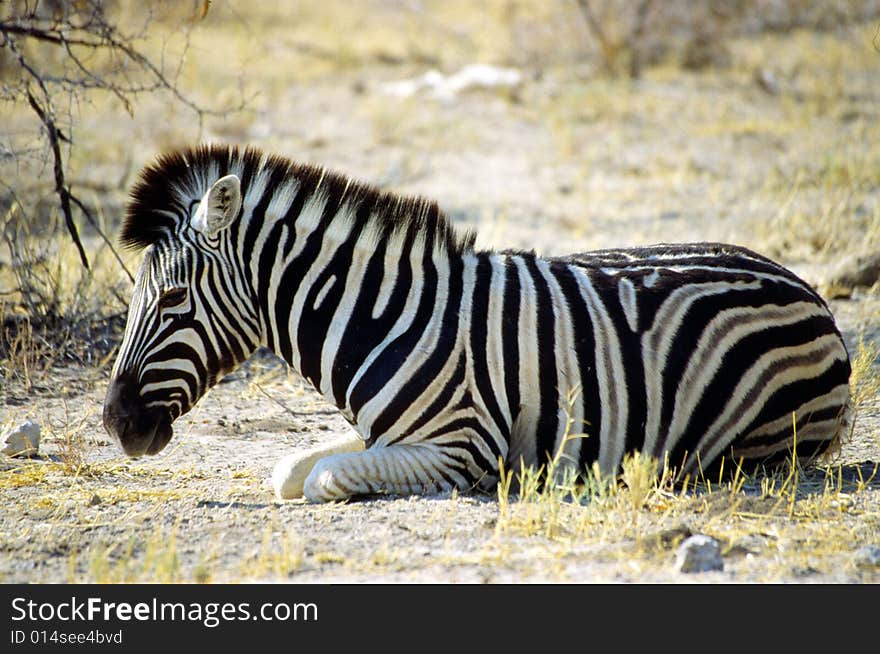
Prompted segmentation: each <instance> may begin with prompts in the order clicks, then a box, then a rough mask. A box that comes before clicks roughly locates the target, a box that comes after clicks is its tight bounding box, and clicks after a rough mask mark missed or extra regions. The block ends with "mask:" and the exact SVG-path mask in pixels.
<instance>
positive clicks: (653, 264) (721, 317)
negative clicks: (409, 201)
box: [514, 243, 850, 472]
mask: <svg viewBox="0 0 880 654" xmlns="http://www.w3.org/2000/svg"><path fill="white" fill-rule="evenodd" d="M550 271H551V274H550V275H544V276H543V280H547V279H550V280H554V281H552V282H551V284H552V283H554V282H558V283H559V287H560V288H561V289H563V290H564V289H565V288H566V287H567V288H568V289H569V291H568V292H563V293H561V294H560V295H561V297H564V298H565V306H555V313H556V316H557V323H559V322H560V320H559V319H560V318H563V319H564V317H565V315H566V314H567V315H568V316H570V320H571V322H573V323H575V324H576V323H578V322H580V323H582V324H581V326H580V327H579V328H578V327H577V326H576V325H575V327H573V328H569V329H568V330H567V332H565V333H563V331H561V330H559V329H558V328H557V329H556V330H555V334H554V336H555V341H556V343H555V358H556V362H557V366H559V367H563V368H564V367H568V368H569V371H568V373H569V374H568V375H567V376H566V378H567V379H568V383H567V385H568V386H569V388H571V387H572V386H574V385H577V386H578V390H579V392H580V393H581V397H580V407H578V410H577V411H576V413H577V414H578V418H579V419H580V420H582V421H583V423H584V424H585V425H586V427H585V430H584V431H586V432H587V433H588V435H589V436H592V437H594V438H587V439H584V440H583V442H582V443H581V444H579V445H577V446H573V447H576V448H579V452H578V453H577V454H578V457H577V458H578V459H579V461H580V463H581V464H588V465H589V464H590V463H591V462H592V461H594V460H598V461H599V463H600V465H601V467H602V468H603V469H605V470H606V471H607V472H613V471H615V470H616V469H617V466H618V465H619V463H620V460H621V458H622V456H623V455H624V454H625V453H626V452H629V451H634V450H640V451H642V452H644V453H647V454H650V455H652V456H655V457H657V458H660V459H663V458H664V457H668V459H669V462H670V464H671V465H673V466H676V467H678V468H679V469H680V470H683V471H684V472H694V471H696V470H697V469H698V468H703V469H704V470H706V469H708V468H711V467H713V464H717V462H718V460H719V459H720V457H721V456H722V455H724V456H727V457H728V460H729V459H730V458H733V459H734V461H739V460H740V459H744V460H750V461H752V462H770V461H775V460H778V459H780V458H787V457H789V456H790V451H791V449H792V447H794V448H795V449H796V452H797V455H798V456H799V457H801V458H810V457H814V456H816V455H818V454H820V453H822V452H825V451H826V450H828V449H829V448H830V447H831V446H832V445H833V444H836V443H837V442H839V439H840V437H841V435H845V434H846V432H847V429H848V426H849V386H848V381H849V375H850V364H849V357H848V354H847V351H846V347H845V345H844V343H843V340H842V338H841V336H840V333H839V331H838V330H837V327H836V325H835V323H834V319H833V317H832V315H831V313H830V311H829V310H828V307H827V306H826V305H825V303H824V301H823V300H822V299H821V298H820V297H819V296H818V295H817V294H816V293H815V291H814V290H813V289H812V288H810V286H809V285H808V284H807V283H805V282H804V281H802V280H801V279H799V278H798V277H797V276H796V275H795V274H794V273H792V272H791V271H789V270H787V269H786V268H784V267H782V266H780V265H779V264H777V263H775V262H773V261H771V260H769V259H767V258H765V257H762V256H760V255H757V254H755V253H754V252H751V251H749V250H747V249H745V248H741V247H737V246H732V245H726V244H716V243H695V244H683V245H666V244H663V245H656V246H649V247H642V248H632V249H619V250H600V251H597V252H590V253H583V254H577V255H569V256H566V257H560V258H555V259H551V260H550ZM566 279H568V280H573V281H568V282H560V280H566ZM575 290H579V291H580V292H579V293H577V292H575ZM566 340H567V341H568V342H567V347H568V348H571V349H572V350H574V351H576V352H577V353H578V357H577V358H575V357H572V356H565V355H564V354H563V351H564V350H565V349H567V348H566V347H565V346H566ZM573 367H574V368H577V370H576V371H574V370H571V368H573ZM559 379H560V380H562V379H563V376H562V375H560V377H559ZM561 390H562V389H561V388H560V389H558V390H557V400H559V399H560V398H561V397H562V393H561ZM570 409H571V408H569V413H570ZM559 432H560V433H559V434H557V439H556V441H555V445H557V446H558V445H559V444H561V443H562V442H563V440H564V439H563V434H562V433H561V429H560V430H559ZM516 439H517V436H516V434H514V440H516ZM520 440H522V438H520ZM517 454H520V453H519V452H517ZM538 458H539V459H540V456H539V457H538Z"/></svg>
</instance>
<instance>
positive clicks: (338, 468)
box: [304, 443, 473, 502]
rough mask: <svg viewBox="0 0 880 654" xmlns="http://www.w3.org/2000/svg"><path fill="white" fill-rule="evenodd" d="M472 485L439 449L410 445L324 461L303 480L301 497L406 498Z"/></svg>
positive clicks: (431, 446) (371, 450)
mask: <svg viewBox="0 0 880 654" xmlns="http://www.w3.org/2000/svg"><path fill="white" fill-rule="evenodd" d="M471 486H473V482H472V481H471V480H470V479H468V478H467V476H466V475H463V474H462V473H461V471H460V470H458V469H456V468H454V467H453V466H452V465H451V461H450V459H449V457H448V456H447V455H446V454H445V453H444V450H443V448H442V446H438V445H434V444H431V443H413V444H395V445H390V446H388V447H373V448H371V449H369V450H365V451H363V452H354V453H343V454H334V455H332V456H328V457H326V458H323V459H321V460H320V461H318V462H317V463H316V464H315V467H314V468H313V469H312V471H311V473H310V474H309V476H308V477H307V478H306V480H305V485H304V494H305V496H306V498H307V499H309V500H311V501H312V502H329V501H333V500H343V499H346V498H348V497H351V496H353V495H371V494H376V493H390V494H395V495H405V494H413V493H431V492H440V491H448V490H452V489H453V488H454V487H458V488H469V487H471Z"/></svg>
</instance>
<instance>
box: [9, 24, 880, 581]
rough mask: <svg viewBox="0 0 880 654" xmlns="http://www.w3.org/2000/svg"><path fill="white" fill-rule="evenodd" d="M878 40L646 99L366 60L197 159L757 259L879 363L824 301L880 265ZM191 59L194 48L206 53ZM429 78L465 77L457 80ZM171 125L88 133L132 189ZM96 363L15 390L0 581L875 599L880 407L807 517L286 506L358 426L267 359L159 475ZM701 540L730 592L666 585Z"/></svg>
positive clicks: (770, 500) (468, 503)
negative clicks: (292, 166)
mask: <svg viewBox="0 0 880 654" xmlns="http://www.w3.org/2000/svg"><path fill="white" fill-rule="evenodd" d="M238 21H239V22H234V21H233V23H232V25H231V26H230V25H225V24H224V25H223V26H219V27H218V28H217V29H218V30H220V29H221V28H222V29H224V30H233V31H234V30H236V29H237V30H239V31H240V32H243V33H244V34H245V36H243V37H241V38H244V39H247V38H251V41H249V42H250V43H251V47H252V48H256V50H255V51H249V52H251V55H253V59H252V60H250V63H249V64H248V65H249V66H251V67H252V70H255V71H267V70H271V69H272V65H273V64H272V62H273V57H276V56H282V57H283V56H284V53H283V52H282V54H281V55H279V54H278V50H277V49H278V48H283V42H281V43H282V45H277V44H276V45H275V46H272V45H271V43H270V40H269V39H266V40H264V41H260V43H262V44H263V45H261V46H260V45H255V41H253V31H254V30H255V29H257V26H255V25H254V24H250V23H247V22H246V21H245V20H244V19H243V18H241V17H238ZM874 27H875V26H873V25H872V24H867V23H866V24H860V25H856V26H852V27H849V28H845V29H841V30H837V31H830V32H817V31H809V30H803V31H793V32H790V33H786V34H780V35H770V36H768V35H752V36H747V37H741V38H738V39H732V40H731V41H730V43H729V56H730V59H731V60H730V62H729V63H728V64H727V65H726V66H725V67H723V68H710V69H707V70H700V71H687V70H683V69H682V68H681V66H679V65H658V66H656V67H653V68H649V69H647V70H646V72H645V74H644V76H643V77H642V78H641V79H639V80H629V79H625V78H621V79H608V78H606V77H603V76H601V75H598V74H597V71H596V69H595V66H587V65H565V66H563V65H558V64H553V65H547V66H542V67H539V66H528V65H527V64H525V63H522V62H517V61H514V62H513V63H516V64H518V65H516V66H514V65H513V64H512V63H511V62H509V61H508V62H502V63H503V65H505V66H507V67H510V68H515V69H516V70H517V72H518V73H519V74H520V75H521V79H520V81H519V82H518V83H516V84H515V85H514V86H512V87H509V88H508V87H504V88H484V87H478V88H472V89H469V90H465V91H462V92H460V93H458V94H456V95H454V96H451V97H436V96H435V95H433V94H432V93H431V92H430V91H429V90H423V91H420V92H417V93H415V94H414V95H412V96H411V97H408V98H400V97H399V96H396V95H393V94H392V93H391V92H390V90H389V88H390V87H388V86H387V85H388V84H389V83H393V82H399V81H401V80H408V79H414V78H418V77H419V76H421V75H423V74H424V73H425V72H426V71H427V70H428V69H430V68H431V67H432V66H431V64H425V63H421V64H420V63H418V62H412V61H405V62H404V63H400V62H394V61H392V62H390V63H389V61H388V60H387V58H386V59H382V58H376V59H374V60H371V61H370V62H368V63H366V64H363V63H362V65H359V66H356V67H352V68H351V69H348V70H341V71H335V72H334V73H333V74H322V75H317V74H316V75H314V76H313V77H311V78H310V79H298V80H297V81H296V82H295V83H291V84H289V85H283V84H280V85H279V84H277V83H273V84H271V85H267V86H266V88H265V89H263V92H262V93H261V94H260V95H259V97H257V98H256V99H255V100H254V105H253V106H254V109H253V110H252V111H251V112H249V113H247V114H246V115H245V116H244V117H241V116H239V117H231V118H229V119H227V120H225V121H223V120H216V121H213V122H211V121H209V123H208V124H207V133H206V134H205V136H206V138H209V139H212V140H233V141H236V142H240V143H252V144H255V145H259V146H261V147H263V148H266V149H271V150H273V151H277V152H280V153H283V154H286V155H288V156H291V157H294V158H297V159H300V160H305V161H311V162H316V163H320V164H324V165H328V166H330V167H332V168H334V169H337V170H340V171H343V172H346V173H348V174H350V175H352V176H354V177H357V178H359V179H365V180H367V181H371V182H374V183H377V184H380V185H383V186H386V187H389V188H392V189H394V190H396V191H398V192H401V193H408V194H422V195H427V196H430V197H433V198H435V199H437V200H438V201H439V202H440V205H441V207H442V208H443V209H444V210H445V211H446V212H447V213H448V214H449V215H450V216H451V217H452V218H453V220H454V221H455V222H456V223H457V224H458V225H460V226H461V227H462V228H471V229H475V230H477V233H478V239H477V243H478V246H480V247H493V248H534V249H536V250H537V251H538V252H540V253H544V254H563V253H565V252H571V251H584V250H589V249H594V248H601V247H611V246H623V245H637V244H644V243H651V242H661V241H667V242H678V241H691V240H700V241H706V240H720V241H731V242H736V243H740V244H743V245H746V246H748V247H752V248H754V249H756V250H758V251H761V252H764V253H766V254H769V255H770V256H773V257H775V258H777V259H779V260H780V261H782V262H784V263H786V264H787V265H789V266H790V267H791V268H792V269H793V270H795V271H796V272H798V273H799V274H801V275H802V276H803V277H804V278H806V279H807V280H808V281H810V282H811V283H813V284H815V285H816V286H817V287H818V288H820V290H823V292H827V295H828V296H829V297H831V298H832V299H830V304H831V307H832V310H833V311H834V313H835V315H836V317H837V320H838V324H839V326H840V328H841V331H842V332H843V334H844V337H845V339H846V341H847V344H848V346H849V348H850V352H851V353H852V354H853V355H855V353H857V352H858V347H859V346H858V344H859V339H860V337H861V338H862V339H863V341H864V342H866V343H869V344H870V343H878V342H880V297H878V295H880V294H878V291H877V288H878V287H877V286H876V285H875V286H874V288H873V289H872V288H870V287H867V286H866V287H858V286H857V287H849V288H846V289H844V291H841V290H840V288H839V287H838V286H836V285H835V284H834V283H833V280H834V278H835V275H836V274H837V271H838V268H839V266H841V265H844V264H847V263H848V262H851V261H852V260H853V259H854V257H855V256H856V255H859V254H864V253H869V252H872V251H880V192H878V188H880V150H878V149H877V147H876V144H877V143H878V137H880V103H878V100H880V53H877V52H876V51H874V50H873V48H872V46H871V36H872V35H873V29H874ZM248 30H250V32H248ZM248 34H250V35H251V37H248V36H247V35H248ZM273 48H275V49H273ZM202 54H204V51H202V50H199V44H198V43H196V44H195V55H194V57H196V58H197V57H198V56H200V55H202ZM232 60H234V61H238V60H235V57H232ZM440 63H441V64H444V65H445V67H444V66H441V68H443V72H445V73H452V72H455V70H457V69H458V67H456V66H453V65H452V64H453V63H456V62H455V61H454V58H452V59H450V60H448V61H447V60H441V62H440ZM458 63H459V64H460V63H465V62H458ZM230 66H233V64H230ZM768 80H770V81H768ZM771 82H772V83H771ZM215 83H216V82H215ZM161 106H162V105H160V104H157V105H155V106H152V105H147V106H146V107H141V108H139V109H138V112H137V113H136V115H135V118H134V120H133V121H132V120H130V119H128V118H126V117H119V116H117V115H115V114H112V113H111V114H109V115H108V114H96V115H88V116H84V117H83V125H82V126H81V129H80V134H79V136H80V138H81V139H82V140H84V141H85V142H89V139H90V135H91V134H93V133H97V132H98V131H99V130H101V129H105V130H107V129H109V130H116V132H118V133H119V134H125V135H126V137H125V138H127V139H129V143H130V144H131V148H130V151H129V152H128V153H127V155H126V156H129V157H131V159H132V161H133V162H134V163H133V165H134V168H135V170H136V169H137V168H139V167H140V166H142V165H144V164H146V163H147V162H148V161H149V159H150V158H151V157H152V156H153V154H155V153H156V152H157V151H158V150H159V149H161V146H162V145H163V143H160V142H159V141H160V140H164V141H168V142H174V141H177V140H180V139H181V138H185V137H186V136H187V135H188V134H190V133H191V132H188V131H187V128H186V127H185V119H184V118H180V120H181V124H182V125H184V126H181V127H175V130H176V132H175V134H174V135H171V136H167V135H166V136H162V137H161V138H160V136H161V135H160V136H157V134H158V132H157V128H156V125H155V124H154V123H152V122H150V121H149V120H148V119H147V118H146V117H150V118H155V117H154V115H153V113H152V112H153V111H158V110H160V109H161ZM170 122H173V121H170ZM82 174H83V175H87V174H88V172H87V171H86V172H83V173H82ZM96 174H97V173H96ZM121 197H122V196H121V195H120V196H118V197H116V199H115V200H114V198H113V197H110V198H108V200H107V202H108V203H110V204H111V205H112V202H114V201H116V202H120V203H121V201H122V199H121ZM89 242H90V243H93V242H95V241H94V240H90V241H89ZM132 261H133V262H134V261H135V259H132ZM120 277H121V276H120ZM832 296H834V297H832ZM118 327H119V325H118V322H117V323H116V324H115V326H114V329H115V331H114V332H112V334H113V336H112V337H111V341H112V338H117V339H118V336H119V334H118ZM110 353H111V355H112V350H111V351H110ZM97 358H98V359H100V357H97ZM111 365H112V356H110V357H108V358H106V360H103V361H101V363H100V364H99V365H94V366H90V367H83V366H73V365H69V364H64V363H63V362H62V363H58V364H56V365H54V366H52V367H51V368H50V369H49V370H47V371H45V372H44V374H42V376H35V377H34V379H33V380H31V383H29V384H28V383H25V382H23V381H22V379H21V377H20V376H15V375H7V376H6V377H5V380H6V381H5V382H3V383H4V385H3V388H2V389H0V418H2V420H0V425H13V424H17V423H19V422H21V421H22V420H25V419H31V420H33V421H35V422H37V423H39V424H40V425H41V426H42V430H43V435H44V442H43V444H42V446H41V453H40V456H39V457H36V458H31V459H21V458H15V459H13V458H9V457H0V492H2V501H0V581H2V582H6V583H21V582H65V581H73V582H81V581H99V582H116V581H119V582H132V581H181V582H224V581H232V582H249V581H273V582H275V581H282V582H310V583H314V582H319V583H327V582H330V583H333V582H362V581H371V582H443V583H446V582H466V583H483V582H493V583H495V582H508V583H520V582H524V583H529V582H641V583H654V582H660V583H682V582H684V583H703V582H707V583H751V582H768V581H770V582H812V583H827V582H843V583H876V582H878V581H880V566H877V565H873V564H870V563H868V564H866V563H864V561H863V558H860V556H859V554H857V552H858V551H859V550H860V549H862V548H865V547H870V546H880V474H878V471H877V470H876V466H875V465H874V462H880V397H878V396H877V395H876V394H875V395H873V396H871V397H868V398H867V399H866V400H865V401H864V403H863V405H862V407H861V409H860V411H859V415H858V420H857V423H856V427H855V431H854V434H853V439H852V441H851V442H850V443H848V444H847V445H846V446H845V447H844V449H843V451H842V452H841V454H840V458H839V459H836V460H835V461H834V465H833V466H832V467H831V468H829V469H828V476H827V477H826V473H825V472H822V471H821V470H812V471H806V472H804V473H803V475H804V476H802V477H801V478H799V480H798V481H799V484H800V485H799V486H798V487H797V492H796V493H793V492H791V490H790V489H789V490H788V491H786V490H785V489H780V488H779V487H777V488H775V489H770V490H768V489H767V488H766V486H765V487H762V486H761V480H760V479H757V480H749V482H748V483H747V484H746V485H745V487H744V488H743V489H735V490H731V489H730V488H728V487H727V486H722V487H717V486H716V487H714V490H708V489H704V490H703V491H702V492H700V493H693V494H688V495H687V496H683V495H678V494H675V493H672V492H668V493H656V494H654V495H652V496H651V497H650V498H649V499H648V500H647V501H646V502H643V503H640V504H639V505H638V506H632V507H629V506H627V505H626V500H625V497H624V496H623V495H621V496H620V497H618V498H616V499H615V498H605V499H601V500H600V499H597V500H596V501H595V502H593V503H587V504H585V505H577V506H573V505H565V506H562V507H561V508H559V509H558V511H559V515H556V514H554V515H550V514H549V513H548V511H550V509H548V508H547V507H546V506H542V507H538V508H537V509H535V511H536V513H533V514H530V513H529V511H530V509H529V508H528V507H517V506H515V505H513V504H511V505H507V504H505V503H499V501H498V498H497V497H496V496H494V495H458V494H453V495H449V494H447V495H439V496H435V497H403V498H375V499H367V500H359V501H352V502H349V503H344V504H333V505H311V504H308V503H305V502H303V501H291V502H278V501H276V500H275V499H274V498H273V496H272V492H271V488H270V486H269V484H268V477H269V475H270V473H271V470H272V466H273V465H274V463H275V462H276V461H277V460H278V459H279V458H281V457H282V456H284V455H285V454H287V453H289V452H291V451H293V450H295V449H300V448H307V447H309V446H311V445H313V444H316V443H319V442H321V441H324V440H327V439H330V438H333V437H335V436H336V435H338V434H340V433H342V432H344V431H345V430H346V429H348V426H347V423H346V422H345V421H344V420H343V419H342V417H341V416H339V415H338V414H337V413H336V412H335V409H334V408H333V407H332V406H330V405H328V404H327V403H326V402H325V401H324V400H323V399H322V398H321V397H320V396H318V395H317V394H316V393H315V392H314V391H313V390H312V389H311V388H310V387H308V386H307V384H306V383H305V382H303V381H302V380H301V379H300V378H299V377H298V376H297V375H296V374H295V373H293V372H291V371H288V370H287V369H286V368H285V367H284V365H283V364H282V363H280V361H279V360H277V359H275V358H274V357H273V356H272V355H271V354H269V353H266V352H260V353H258V355H257V356H255V357H254V358H253V359H252V360H251V361H250V362H248V364H246V365H245V366H244V367H242V368H241V369H240V370H238V371H236V372H235V373H233V374H231V375H230V376H229V377H227V378H226V379H224V380H223V381H222V382H221V383H220V384H219V385H218V386H217V387H216V388H215V389H213V390H212V391H211V392H210V393H209V394H208V395H207V396H206V397H205V398H203V400H202V401H201V402H200V403H199V404H198V405H197V407H196V408H195V409H194V410H193V411H192V412H191V413H190V414H189V415H187V416H185V417H183V418H181V419H180V420H179V421H178V422H177V423H176V426H175V436H174V440H173V441H172V443H171V444H170V445H169V446H168V447H167V448H166V450H165V451H163V452H162V453H161V454H159V455H158V456H156V457H152V458H147V459H142V460H137V461H131V460H127V459H126V458H124V456H123V455H122V454H121V452H120V451H119V450H118V449H117V447H116V446H115V445H114V444H113V443H111V442H110V441H109V439H108V437H107V435H106V433H105V432H104V430H103V427H102V426H101V419H100V415H101V405H102V400H103V394H104V392H105V390H106V383H107V378H108V375H109V370H110V367H111ZM876 369H877V364H876V363H875V366H874V371H875V373H874V374H876ZM4 414H5V415H4ZM691 533H706V534H708V535H710V536H713V537H715V538H716V539H718V540H719V542H720V543H721V545H722V554H723V558H724V569H723V571H716V572H707V573H702V574H698V575H687V574H683V573H680V572H678V571H677V569H676V566H675V550H676V546H677V545H678V544H679V542H680V541H681V540H682V538H684V537H685V536H686V535H688V534H691Z"/></svg>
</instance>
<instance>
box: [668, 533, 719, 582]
mask: <svg viewBox="0 0 880 654" xmlns="http://www.w3.org/2000/svg"><path fill="white" fill-rule="evenodd" d="M675 567H676V568H677V569H678V571H679V572H686V573H690V572H710V571H712V570H723V569H724V561H723V560H722V558H721V547H720V546H719V544H718V541H717V540H715V539H714V538H711V537H710V536H706V535H704V534H696V535H695V536H691V537H690V538H687V539H685V540H684V541H683V542H682V544H681V545H679V546H678V549H677V550H676V552H675Z"/></svg>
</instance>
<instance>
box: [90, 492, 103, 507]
mask: <svg viewBox="0 0 880 654" xmlns="http://www.w3.org/2000/svg"><path fill="white" fill-rule="evenodd" d="M103 501H104V500H102V499H101V496H100V495H98V494H97V493H95V494H94V495H92V499H90V500H89V506H98V505H99V504H101V503H102V502H103Z"/></svg>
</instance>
